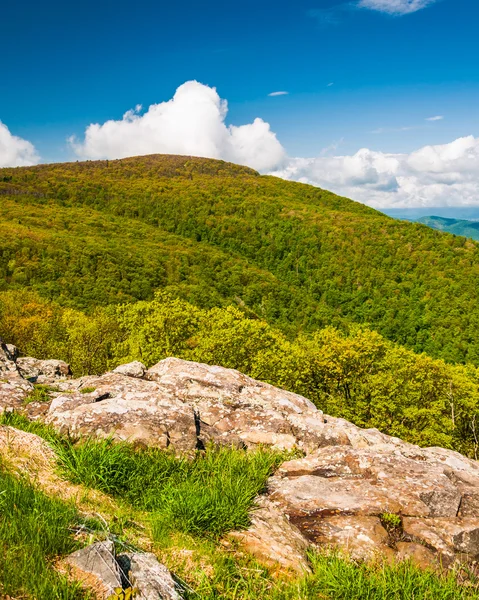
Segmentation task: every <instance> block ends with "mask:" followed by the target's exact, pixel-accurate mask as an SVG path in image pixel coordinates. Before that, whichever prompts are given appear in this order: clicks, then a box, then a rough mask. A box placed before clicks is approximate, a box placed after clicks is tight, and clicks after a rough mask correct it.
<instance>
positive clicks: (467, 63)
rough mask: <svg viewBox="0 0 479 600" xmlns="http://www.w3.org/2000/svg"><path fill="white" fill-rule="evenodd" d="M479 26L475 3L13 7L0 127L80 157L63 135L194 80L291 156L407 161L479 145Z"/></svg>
mask: <svg viewBox="0 0 479 600" xmlns="http://www.w3.org/2000/svg"><path fill="white" fill-rule="evenodd" d="M361 2H362V3H363V7H361V6H358V3H361ZM408 3H409V4H408ZM411 3H412V4H411ZM408 6H409V9H408V8H407V7H408ZM395 7H396V8H397V7H399V8H398V13H401V12H403V13H407V14H390V13H391V12H394V9H395ZM415 7H417V8H418V10H413V8H415ZM421 7H422V8H421ZM378 9H379V10H378ZM408 10H410V12H408ZM478 22H479V3H478V2H476V1H475V0H436V1H434V0H429V1H428V0H351V1H348V0H346V1H344V2H343V1H341V0H316V1H315V0H309V1H304V0H299V1H296V2H285V1H283V0H276V1H275V2H272V1H270V0H266V1H265V0H262V1H261V0H256V1H251V0H246V1H243V2H241V3H228V2H224V1H222V2H217V1H213V2H211V1H210V2H207V3H198V2H191V1H190V0H184V1H183V2H182V3H172V2H168V3H166V2H161V1H160V2H158V0H157V1H155V2H153V1H151V2H150V1H145V0H138V1H137V2H135V3H131V2H128V3H127V2H125V1H123V0H118V1H116V2H110V1H108V2H106V1H103V0H97V1H96V2H94V1H92V0H84V1H83V2H81V3H75V4H73V3H65V2H53V1H48V0H47V1H46V2H43V3H38V2H31V1H27V2H22V3H12V2H11V3H5V5H4V6H3V7H2V17H1V22H0V57H1V58H0V67H1V70H0V72H1V74H2V76H1V78H0V121H2V122H3V123H4V124H5V125H6V126H7V127H8V128H9V130H10V132H11V133H12V134H14V135H16V136H19V137H21V138H23V139H25V140H28V141H30V142H31V143H32V144H33V145H34V146H35V148H36V151H37V155H39V157H40V160H41V161H42V162H48V161H59V160H67V159H76V157H77V154H78V153H77V154H75V151H74V149H73V148H72V146H71V144H69V143H67V141H66V139H67V138H68V137H69V136H71V135H76V136H77V138H78V139H80V140H81V139H82V136H83V134H84V131H85V129H86V128H87V127H88V126H89V125H90V124H91V123H100V124H102V123H104V122H105V121H107V120H109V119H115V120H119V119H121V118H122V115H123V114H124V113H125V112H126V111H127V110H129V109H132V108H134V107H135V106H136V105H138V104H141V105H142V106H143V107H144V110H146V109H147V108H148V107H149V106H150V105H152V104H156V103H161V102H165V101H168V100H170V99H171V98H172V97H173V95H174V93H175V90H176V89H177V88H178V86H180V85H181V84H183V83H184V82H186V81H190V80H197V81H199V82H201V83H203V84H205V85H207V86H210V87H216V88H217V91H218V94H219V96H220V97H221V98H223V99H226V100H227V101H228V107H229V112H228V114H227V116H226V124H227V125H228V124H234V125H238V126H239V125H243V124H247V123H252V122H253V120H254V119H255V118H256V117H259V118H261V119H263V120H264V121H265V122H267V123H269V125H270V127H271V130H272V131H273V132H274V133H275V134H276V136H277V138H278V140H279V141H280V143H281V145H282V147H283V148H284V151H285V153H286V154H287V155H288V156H290V157H318V156H324V155H351V156H352V155H354V154H355V153H356V152H357V151H358V150H359V149H361V148H367V149H369V150H370V151H372V152H381V153H394V154H397V153H411V152H413V151H415V150H417V149H418V148H421V147H423V146H426V145H437V144H449V143H451V142H453V141H454V140H456V139H457V138H463V137H466V136H473V137H474V138H477V137H478V136H479V79H478V74H479V71H478V59H479V42H478V36H477V23H478ZM328 84H333V85H328ZM275 91H287V92H288V94H287V95H278V96H273V97H271V96H268V94H270V93H271V92H275ZM439 116H440V117H442V119H437V120H435V121H429V120H427V119H428V118H431V117H439ZM253 166H254V165H253ZM273 170H274V169H273ZM276 170H277V171H278V172H280V171H281V169H280V168H279V167H278V169H276ZM281 172H282V173H283V174H285V171H284V169H283V171H281ZM285 176H288V177H292V178H293V175H291V173H289V174H288V173H286V174H285ZM298 177H299V176H298ZM303 179H308V177H305V178H304V177H303ZM321 181H322V180H321V179H320V180H319V183H321ZM366 184H367V182H366ZM381 185H383V187H384V184H381ZM333 187H334V186H333ZM422 201H424V198H423V199H422ZM478 203H479V197H478Z"/></svg>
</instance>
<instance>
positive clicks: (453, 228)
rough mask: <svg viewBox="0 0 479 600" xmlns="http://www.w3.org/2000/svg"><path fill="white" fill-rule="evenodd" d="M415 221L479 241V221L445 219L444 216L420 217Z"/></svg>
mask: <svg viewBox="0 0 479 600" xmlns="http://www.w3.org/2000/svg"><path fill="white" fill-rule="evenodd" d="M416 223H422V224H423V225H427V226H428V227H432V228H433V229H439V230H440V231H447V232H448V233H454V234H455V235H462V236H464V237H468V238H472V239H473V240H477V241H479V221H465V220H462V219H446V218H444V217H435V216H431V217H421V218H420V219H416Z"/></svg>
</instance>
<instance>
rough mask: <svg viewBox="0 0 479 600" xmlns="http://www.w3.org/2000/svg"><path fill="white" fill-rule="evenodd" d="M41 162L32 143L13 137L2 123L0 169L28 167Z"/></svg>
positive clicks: (0, 125) (0, 128) (0, 132)
mask: <svg viewBox="0 0 479 600" xmlns="http://www.w3.org/2000/svg"><path fill="white" fill-rule="evenodd" d="M38 161H39V157H38V154H37V152H36V150H35V147H34V146H33V144H32V143H30V142H28V141H27V140H24V139H22V138H20V137H17V136H16V135H12V134H11V133H10V130H9V129H8V127H7V126H6V125H5V124H3V123H2V122H1V121H0V167H26V166H29V165H34V164H36V163H37V162H38Z"/></svg>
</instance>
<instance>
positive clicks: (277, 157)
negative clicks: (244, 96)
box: [70, 81, 286, 171]
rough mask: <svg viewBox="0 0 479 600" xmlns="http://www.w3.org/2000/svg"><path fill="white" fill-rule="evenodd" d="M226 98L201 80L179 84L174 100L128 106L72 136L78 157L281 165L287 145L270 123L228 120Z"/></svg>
mask: <svg viewBox="0 0 479 600" xmlns="http://www.w3.org/2000/svg"><path fill="white" fill-rule="evenodd" d="M227 113H228V104H227V102H226V100H223V99H221V98H220V97H219V95H218V93H217V91H216V89H215V88H212V87H208V86H206V85H203V84H201V83H198V82H197V81H188V82H186V83H184V84H183V85H181V86H180V87H179V88H178V89H177V90H176V93H175V95H174V96H173V98H172V99H171V100H168V101H167V102H161V103H160V104H152V105H151V106H150V107H149V108H148V110H146V112H142V108H141V106H137V107H136V108H134V109H133V110H129V111H128V112H126V113H125V114H124V115H123V118H122V119H120V120H117V121H115V120H111V121H107V122H105V123H103V124H98V123H97V124H91V125H89V126H88V127H87V129H86V131H85V137H84V139H83V140H82V141H78V140H76V139H75V138H70V143H71V145H72V147H73V149H74V151H75V153H76V154H77V156H78V157H79V158H82V159H87V158H88V159H102V158H124V157H127V156H137V155H142V154H155V153H165V154H184V155H194V156H205V157H209V158H220V159H223V160H227V161H231V162H236V163H240V164H244V165H248V166H250V167H253V168H254V169H258V170H260V171H266V170H271V169H274V168H277V167H278V166H279V165H281V164H282V163H283V161H284V159H285V157H286V153H285V151H284V148H283V147H282V145H281V144H280V143H279V141H278V139H277V138H276V135H275V134H274V133H273V132H272V131H271V128H270V126H269V124H268V123H266V122H265V121H263V120H262V119H259V118H257V119H255V120H254V121H253V122H252V123H249V124H246V125H240V126H236V125H226V123H225V119H226V116H227Z"/></svg>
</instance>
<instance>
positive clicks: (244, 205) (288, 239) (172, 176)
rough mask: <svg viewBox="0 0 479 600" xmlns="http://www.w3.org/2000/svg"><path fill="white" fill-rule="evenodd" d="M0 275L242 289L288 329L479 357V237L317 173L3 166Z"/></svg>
mask: <svg viewBox="0 0 479 600" xmlns="http://www.w3.org/2000/svg"><path fill="white" fill-rule="evenodd" d="M0 198H1V205H0V273H1V279H0V281H1V283H0V285H1V289H3V290H8V289H23V288H29V289H33V290H36V291H37V292H38V293H40V294H41V295H42V296H44V297H46V298H48V299H53V300H56V301H57V302H59V303H61V304H63V305H65V306H72V307H75V308H80V309H82V310H85V311H91V310H93V308H94V307H95V306H99V305H103V306H104V305H108V304H118V303H123V302H130V301H135V300H141V299H149V298H151V297H152V295H153V292H154V290H155V289H157V288H164V289H167V290H168V291H170V292H171V293H173V294H174V295H177V296H180V297H183V298H184V299H187V300H188V301H190V302H192V303H193V304H196V305H198V306H200V307H212V306H216V305H227V304H231V303H236V304H238V305H239V306H240V307H242V308H244V310H246V311H247V312H249V313H251V314H256V315H258V316H259V317H261V318H264V319H265V320H267V321H269V322H270V323H273V324H275V326H277V327H280V328H281V329H283V330H284V331H285V332H287V333H288V334H296V333H297V332H300V331H312V330H314V329H316V328H318V327H322V326H325V325H328V324H333V325H338V326H347V324H348V323H366V324H369V325H370V326H371V327H372V328H373V329H376V330H377V331H379V332H380V333H382V334H383V335H384V336H386V337H387V338H389V339H391V340H393V341H396V342H399V343H401V344H403V345H405V346H407V347H409V348H412V349H414V350H416V351H425V352H428V353H429V354H431V355H432V356H436V357H443V358H445V359H447V360H450V361H470V362H474V363H476V364H477V363H479V339H478V338H477V335H476V332H477V330H478V327H479V304H478V293H479V292H478V290H479V285H478V284H479V246H478V245H477V244H476V243H475V242H473V241H471V240H467V239H465V238H462V237H452V236H449V235H444V234H443V233H441V232H439V231H434V230H432V229H430V228H428V227H424V226H423V225H421V224H417V223H408V222H401V221H397V220H395V219H392V218H390V217H388V216H385V215H384V214H382V213H380V212H378V211H375V210H373V209H371V208H368V207H366V206H364V205H362V204H359V203H356V202H353V201H351V200H348V199H346V198H342V197H339V196H336V195H334V194H332V193H330V192H327V191H325V190H321V189H318V188H315V187H312V186H308V185H304V184H300V183H294V182H288V181H284V180H281V179H278V178H275V177H271V176H260V175H259V174H258V173H256V172H255V171H253V170H251V169H248V168H246V167H240V166H236V165H232V164H228V163H225V162H222V161H216V160H209V159H202V158H192V157H185V156H161V155H152V156H143V157H137V158H129V159H123V160H116V161H95V162H84V163H80V162H78V163H67V164H54V165H41V166H35V167H22V168H15V169H0Z"/></svg>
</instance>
